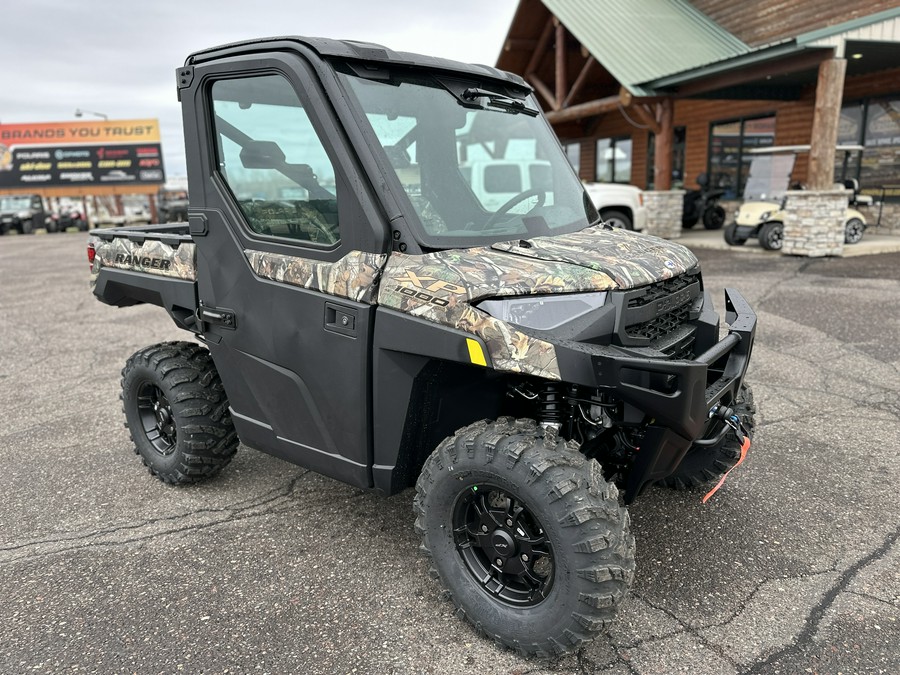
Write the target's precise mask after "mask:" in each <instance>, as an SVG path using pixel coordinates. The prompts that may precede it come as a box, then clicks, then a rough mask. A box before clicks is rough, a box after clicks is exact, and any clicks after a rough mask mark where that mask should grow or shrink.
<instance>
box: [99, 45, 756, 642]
mask: <svg viewBox="0 0 900 675" xmlns="http://www.w3.org/2000/svg"><path fill="white" fill-rule="evenodd" d="M177 81H178V95H179V98H180V100H181V102H182V107H183V113H184V124H185V130H186V145H187V147H186V150H187V157H188V174H189V189H190V198H191V203H190V210H189V218H188V221H189V222H188V223H186V224H184V225H168V226H151V227H143V228H133V229H126V230H115V231H114V230H109V231H98V232H96V233H95V235H94V237H93V238H92V239H91V242H90V245H89V249H88V255H89V258H90V259H91V263H92V280H93V290H94V294H95V295H96V296H97V297H98V298H99V299H100V300H102V301H103V302H106V303H108V304H111V305H116V306H120V307H121V306H127V305H133V304H136V303H141V302H144V303H153V304H157V305H160V306H162V307H164V308H165V309H166V310H167V311H168V313H169V315H170V316H171V317H172V319H173V320H174V321H175V323H176V324H177V325H178V326H179V327H181V328H183V329H184V330H186V331H189V332H191V333H192V334H193V335H194V336H195V338H196V342H175V343H164V344H158V345H154V346H152V347H148V348H145V349H142V350H140V351H138V352H137V353H136V354H134V355H133V356H132V357H131V358H130V359H129V360H128V362H127V364H126V366H125V369H124V371H123V377H122V400H123V402H124V408H125V417H126V420H127V423H128V427H129V429H130V431H131V435H132V437H133V440H134V444H135V448H136V452H137V453H138V454H139V455H140V457H141V459H142V460H143V462H144V464H145V465H146V466H147V467H148V468H149V470H150V472H151V473H152V474H153V475H155V476H157V477H158V478H159V479H161V480H163V481H165V482H167V483H173V484H183V483H193V482H195V481H198V480H201V479H204V478H208V477H210V476H213V475H215V474H216V473H218V472H219V471H221V470H222V469H223V468H224V467H225V466H226V465H227V464H228V462H229V461H230V459H231V458H232V456H233V455H234V453H235V451H236V450H237V449H238V445H239V442H240V443H243V444H244V445H245V446H247V447H250V448H255V449H258V450H262V451H264V452H267V453H271V454H273V455H276V456H277V457H281V458H283V459H285V460H287V461H289V462H294V463H296V464H299V465H302V466H305V467H309V468H311V469H313V470H315V471H318V472H320V473H322V474H324V475H327V476H331V477H333V478H336V479H338V480H340V481H344V482H346V483H349V484H350V485H353V486H356V487H359V488H367V489H373V490H376V491H378V492H380V493H381V494H384V495H391V494H395V493H397V492H400V491H402V490H405V489H407V488H409V487H412V486H415V488H416V495H415V501H414V510H415V526H416V529H417V530H418V532H419V533H420V534H421V536H422V543H423V545H422V548H423V550H424V552H425V554H426V555H427V556H429V558H430V561H431V564H432V567H433V570H434V572H435V574H436V576H437V577H438V578H439V579H440V580H441V582H442V583H443V585H444V586H445V588H446V589H447V591H448V592H449V596H450V597H451V598H452V601H453V602H454V603H455V604H456V606H457V607H458V613H459V615H460V616H461V617H464V618H466V619H467V620H468V621H470V622H471V623H472V625H473V626H474V627H475V629H476V630H477V631H479V632H480V633H482V634H484V635H486V636H488V637H489V638H491V639H494V640H496V641H498V642H500V643H502V644H504V645H507V646H508V647H510V648H513V649H515V650H518V651H519V652H522V653H525V654H537V655H550V654H561V653H564V652H567V651H569V650H572V649H574V648H576V647H577V646H578V645H580V644H581V643H582V642H584V641H585V640H589V639H591V638H593V637H594V636H596V635H597V634H598V633H599V632H600V631H602V630H603V629H604V627H605V626H606V625H607V624H608V623H609V622H610V621H611V620H612V619H613V617H614V616H615V613H616V609H617V607H618V605H619V604H620V603H621V601H622V599H623V598H624V597H625V595H626V592H627V589H628V587H629V584H630V583H631V581H632V578H633V575H634V569H635V549H634V540H633V538H632V535H631V533H630V530H629V520H628V513H627V505H628V504H629V503H630V502H632V501H633V500H634V499H636V498H637V497H638V496H639V495H641V494H642V492H643V491H644V490H645V488H647V486H649V485H652V484H654V483H662V484H665V485H668V486H671V487H676V488H683V487H692V486H695V485H700V484H702V483H708V482H710V481H712V480H715V479H717V478H719V477H720V476H721V475H722V474H723V473H724V472H726V471H727V470H729V469H730V467H732V466H733V465H734V464H735V463H736V462H738V460H739V459H740V458H742V457H743V453H745V452H746V448H747V446H748V442H749V441H748V439H747V434H748V433H749V431H750V427H751V426H752V422H753V418H752V413H753V403H752V400H751V397H750V392H749V389H747V388H746V387H745V386H744V384H743V380H744V374H745V372H746V369H747V365H748V362H749V358H750V353H751V349H752V346H753V339H754V331H755V324H756V317H755V315H754V313H753V311H752V310H751V308H750V307H749V306H748V304H747V303H746V302H745V301H744V299H743V298H742V297H741V295H740V294H739V293H737V292H736V291H734V290H726V291H725V306H726V308H727V317H726V320H727V322H728V323H729V324H730V328H729V330H727V331H726V332H725V335H724V337H721V339H720V326H719V317H718V315H717V314H716V312H715V310H714V309H713V304H712V301H711V299H710V296H709V293H708V292H707V290H705V289H704V287H703V281H702V278H701V274H700V269H699V265H698V263H697V259H696V258H695V257H694V256H693V255H692V254H691V253H690V252H689V251H688V250H687V249H685V248H684V247H682V246H679V245H678V244H674V243H669V242H666V241H663V240H660V239H656V238H653V237H648V236H643V235H639V234H636V233H633V232H628V231H624V230H619V229H612V228H610V227H608V226H607V225H605V224H604V223H603V222H602V221H601V219H600V218H599V216H598V214H597V211H596V210H595V208H594V206H593V205H592V204H591V200H590V199H588V197H587V195H586V194H585V191H584V188H583V187H582V185H581V183H580V182H579V180H578V177H577V176H576V175H575V174H574V172H573V171H572V169H571V167H570V166H569V163H568V161H567V160H566V157H565V155H564V154H563V152H562V150H561V149H560V146H559V143H558V141H557V140H556V138H555V136H554V135H553V132H552V130H551V129H550V127H549V125H548V124H547V122H546V120H545V119H544V118H543V116H542V115H541V114H540V111H539V108H538V105H537V103H536V101H535V99H534V97H533V96H532V93H531V90H530V89H529V87H528V86H527V85H526V84H525V83H524V82H523V81H522V80H521V79H520V78H518V77H516V76H514V75H510V74H508V73H504V72H500V71H497V70H494V69H492V68H488V67H486V66H474V65H465V64H461V63H455V62H450V61H446V60H442V59H436V58H428V57H423V56H418V55H413V54H401V53H396V52H393V51H391V50H388V49H385V48H384V47H380V46H377V45H372V44H363V43H356V42H341V41H334V40H324V39H308V38H277V39H269V40H256V41H252V42H246V43H240V44H233V45H226V46H224V47H217V48H214V49H210V50H207V51H202V52H198V53H196V54H193V55H191V56H190V57H189V58H188V59H187V62H186V64H185V66H184V67H183V68H179V69H178V71H177ZM505 159H510V160H514V161H511V162H504V161H499V160H505ZM476 163H481V164H482V165H484V166H485V167H486V168H485V171H484V175H483V176H482V178H483V180H479V183H478V185H477V186H473V184H472V183H471V182H470V178H471V176H472V171H471V170H470V169H471V167H472V166H473V165H474V164H476ZM521 166H533V167H536V170H535V171H534V172H533V175H531V174H530V175H529V181H528V187H527V188H526V189H523V190H522V191H521V192H519V193H517V194H515V195H514V196H512V197H511V198H508V199H506V200H505V201H504V202H503V203H497V200H496V199H495V198H492V197H491V195H490V194H487V193H488V192H491V193H492V194H503V193H504V192H507V193H508V191H509V190H510V185H511V183H510V177H509V176H506V175H504V174H503V170H504V169H505V168H509V167H512V169H513V170H514V171H517V172H518V173H517V176H518V180H520V181H521V171H520V170H519V168H520V167H521ZM488 169H491V170H493V169H497V170H498V171H497V172H496V173H495V172H493V171H488Z"/></svg>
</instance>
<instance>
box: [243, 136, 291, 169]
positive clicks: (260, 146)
mask: <svg viewBox="0 0 900 675" xmlns="http://www.w3.org/2000/svg"><path fill="white" fill-rule="evenodd" d="M284 160H285V156H284V150H282V149H281V147H280V146H279V145H278V143H275V142H274V141H252V142H250V143H248V144H247V145H245V146H244V147H243V148H241V165H242V166H243V167H244V168H245V169H277V168H278V167H281V166H284Z"/></svg>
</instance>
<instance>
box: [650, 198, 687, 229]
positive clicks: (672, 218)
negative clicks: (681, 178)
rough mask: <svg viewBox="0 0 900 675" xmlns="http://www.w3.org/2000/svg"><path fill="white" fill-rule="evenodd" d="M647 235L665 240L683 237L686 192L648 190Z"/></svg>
mask: <svg viewBox="0 0 900 675" xmlns="http://www.w3.org/2000/svg"><path fill="white" fill-rule="evenodd" d="M644 206H645V207H646V208H647V229H646V230H644V232H646V233H647V234H652V235H655V236H657V237H662V238H663V239H678V238H680V237H681V214H682V212H683V211H684V190H659V191H657V190H647V191H645V192H644Z"/></svg>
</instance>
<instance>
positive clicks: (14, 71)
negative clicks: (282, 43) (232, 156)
mask: <svg viewBox="0 0 900 675" xmlns="http://www.w3.org/2000/svg"><path fill="white" fill-rule="evenodd" d="M517 4H518V0H450V1H447V0H444V1H434V0H419V1H415V0H382V1H380V2H379V1H373V0H365V1H363V0H292V1H286V0H249V1H247V0H243V1H242V2H226V1H223V0H181V1H180V2H175V1H173V0H143V1H140V2H135V1H133V0H131V1H129V0H124V1H123V0H86V1H83V2H72V0H21V1H20V2H8V3H5V6H4V9H3V28H4V30H3V56H2V62H0V123H3V124H13V123H21V122H56V121H74V120H75V119H76V118H75V115H74V112H75V109H76V108H81V109H84V110H92V111H97V112H101V113H105V114H106V115H108V116H109V118H110V119H142V118H158V119H159V121H160V127H161V130H162V142H163V152H164V155H165V164H166V173H167V175H168V176H169V177H174V176H181V175H184V173H185V168H184V166H185V165H184V139H183V135H182V133H181V112H180V109H179V106H178V101H177V99H176V97H175V69H176V68H177V67H178V66H181V65H183V64H184V59H185V57H186V56H187V55H188V54H189V53H191V52H193V51H196V50H198V49H203V48H206V47H211V46H214V45H219V44H224V43H227V42H234V41H236V40H243V39H247V38H256V37H263V36H271V35H306V36H315V37H330V38H339V39H352V40H362V41H368V42H377V43H380V44H383V45H385V46H387V47H390V48H391V49H396V50H398V51H412V52H419V53H422V54H428V55H431V56H443V57H446V58H451V59H456V60H459V61H467V62H470V63H486V64H489V65H493V64H495V63H496V61H497V56H498V54H499V53H500V48H501V46H502V43H503V38H504V37H505V36H506V32H507V29H508V28H509V25H510V22H511V21H512V16H513V12H514V11H515V8H516V5H517ZM83 119H96V118H95V117H92V116H90V115H86V116H85V117H84V118H83Z"/></svg>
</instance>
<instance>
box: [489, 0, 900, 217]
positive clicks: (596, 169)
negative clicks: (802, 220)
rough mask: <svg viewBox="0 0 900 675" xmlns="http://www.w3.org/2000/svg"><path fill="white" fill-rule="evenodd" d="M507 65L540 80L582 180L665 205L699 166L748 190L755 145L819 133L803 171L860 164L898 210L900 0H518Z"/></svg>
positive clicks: (869, 182) (823, 184)
mask: <svg viewBox="0 0 900 675" xmlns="http://www.w3.org/2000/svg"><path fill="white" fill-rule="evenodd" d="M497 66H498V67H499V68H502V69H504V70H509V71H512V72H515V73H518V74H519V75H521V76H522V77H523V78H524V79H525V80H526V81H527V82H528V83H529V84H530V85H531V86H532V87H533V88H534V89H535V92H536V95H537V98H538V100H539V101H540V103H541V105H542V106H543V108H544V110H545V112H546V113H547V117H548V118H549V120H550V122H551V123H552V125H553V127H554V130H555V131H556V133H557V135H558V136H559V138H560V140H561V141H562V143H563V146H564V147H565V150H566V153H567V154H568V156H569V159H570V161H571V162H572V163H573V165H574V166H575V167H576V169H577V171H578V173H579V175H580V176H581V178H582V179H583V180H585V181H610V182H622V183H632V184H635V185H637V186H639V187H641V188H644V189H645V190H648V193H647V196H648V199H649V202H650V206H651V207H653V206H654V205H655V206H656V208H657V211H659V210H667V209H671V208H673V206H674V205H675V204H676V203H677V200H675V199H669V200H666V198H665V196H663V197H661V198H659V199H656V198H655V197H654V195H655V194H663V195H664V193H666V192H668V191H671V190H673V189H678V188H682V187H683V188H686V189H692V188H696V187H697V185H696V179H697V177H698V175H699V174H701V173H706V174H708V175H709V176H710V177H711V178H713V179H714V180H715V181H717V182H718V183H719V184H721V185H722V186H724V187H725V189H726V198H730V199H735V200H737V199H740V196H741V194H742V189H743V186H744V185H745V184H746V181H747V169H748V166H749V162H750V157H751V156H752V155H751V153H750V151H751V150H753V149H754V148H761V147H767V146H809V148H808V150H807V149H805V148H804V149H803V151H802V152H801V153H800V154H798V155H797V159H796V164H795V166H794V172H793V175H792V177H791V180H792V182H794V183H795V184H802V185H803V186H804V187H805V188H808V189H810V190H814V191H816V190H818V191H823V192H827V191H828V190H832V189H833V186H834V183H835V182H842V181H843V180H845V179H850V178H855V179H857V180H858V181H859V184H860V186H861V188H862V191H863V193H865V194H869V195H872V196H874V197H875V199H876V200H877V201H883V202H884V207H883V209H882V210H883V212H884V214H883V217H884V218H885V222H887V221H891V222H892V221H893V220H898V219H900V8H898V7H897V6H896V3H895V2H883V1H878V0H859V1H857V2H852V3H848V2H837V1H836V0H815V1H813V0H799V1H797V0H795V1H791V2H788V1H786V0H758V1H756V2H746V1H744V0H693V1H692V2H687V1H686V0H640V1H625V0H521V1H520V3H519V5H518V8H517V9H516V12H515V15H514V18H513V21H512V24H511V26H510V28H509V31H508V34H507V36H506V39H505V41H504V44H503V48H502V51H501V54H500V56H499V58H498V61H497ZM847 145H851V146H861V148H859V149H855V150H852V151H844V152H838V151H837V147H838V146H847ZM677 194H678V199H680V194H681V193H677ZM878 210H879V209H878V208H877V207H875V208H871V209H869V210H868V213H867V214H866V215H867V218H868V219H869V222H870V223H873V222H875V221H876V220H877V218H878ZM898 224H900V223H898Z"/></svg>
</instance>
